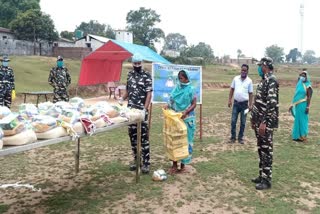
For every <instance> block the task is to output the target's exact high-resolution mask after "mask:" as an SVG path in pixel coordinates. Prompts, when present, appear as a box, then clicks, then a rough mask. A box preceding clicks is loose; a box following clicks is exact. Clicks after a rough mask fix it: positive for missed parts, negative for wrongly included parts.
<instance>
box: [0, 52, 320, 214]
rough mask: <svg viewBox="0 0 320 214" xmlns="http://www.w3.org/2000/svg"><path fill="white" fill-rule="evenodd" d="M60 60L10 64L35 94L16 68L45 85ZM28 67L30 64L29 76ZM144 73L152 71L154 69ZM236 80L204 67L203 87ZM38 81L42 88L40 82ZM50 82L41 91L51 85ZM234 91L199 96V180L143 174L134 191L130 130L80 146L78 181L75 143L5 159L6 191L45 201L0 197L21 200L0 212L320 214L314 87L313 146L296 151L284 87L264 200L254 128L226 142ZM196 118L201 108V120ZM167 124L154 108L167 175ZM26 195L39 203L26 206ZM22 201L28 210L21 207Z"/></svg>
mask: <svg viewBox="0 0 320 214" xmlns="http://www.w3.org/2000/svg"><path fill="white" fill-rule="evenodd" d="M54 61H55V60H54V58H44V57H43V58H42V57H40V58H39V57H15V58H13V60H12V63H11V64H12V66H13V67H16V68H17V69H15V73H16V78H17V85H18V86H19V87H21V88H23V87H25V89H26V90H27V89H28V90H34V87H33V85H32V84H30V83H29V82H28V81H29V80H28V81H22V79H24V78H25V79H26V78H27V76H28V75H30V74H28V73H27V72H25V74H23V75H25V77H23V78H22V79H21V78H20V77H19V75H22V74H20V73H19V71H18V70H21V69H22V68H25V71H28V72H35V74H36V75H31V76H34V77H35V76H37V78H38V77H39V80H38V81H39V82H41V81H42V80H40V78H41V79H42V78H43V79H45V78H47V75H48V72H49V69H50V67H52V65H54ZM14 62H16V63H17V64H14ZM20 62H24V63H23V64H24V65H20ZM29 62H33V65H32V66H30V67H29V68H28V66H29V65H27V64H28V63H29ZM39 62H42V63H39ZM66 63H67V65H68V63H70V67H72V68H73V69H72V75H73V76H72V78H73V79H77V75H78V73H79V66H80V63H79V61H69V60H66ZM40 64H41V65H40ZM51 64H52V65H51ZM77 66H78V67H77ZM147 67H148V69H150V65H147ZM254 67H255V66H252V68H250V76H251V77H252V79H253V80H254V81H257V80H258V76H257V74H256V71H255V68H254ZM32 68H33V69H32ZM129 68H130V65H129V64H126V65H125V66H124V68H123V73H122V76H121V82H125V78H126V71H127V70H128V69H129ZM299 68H301V66H300V67H292V66H290V67H285V66H280V68H279V69H278V72H277V76H278V78H279V79H280V80H295V79H296V77H297V73H296V71H297V70H298V69H299ZM70 70H71V69H70ZM309 70H310V73H311V74H312V78H313V80H318V79H319V77H320V75H317V70H319V68H318V67H309ZM289 71H290V72H289ZM41 72H43V73H41ZM238 72H239V71H238V69H235V68H233V67H229V66H220V65H219V66H218V65H214V66H206V67H205V68H204V69H203V77H205V78H203V80H204V82H206V83H210V82H212V83H218V82H220V83H230V81H231V80H232V78H233V77H234V75H237V74H238ZM34 81H35V82H37V80H36V79H35V78H34ZM45 81H46V80H44V81H43V85H42V86H41V87H46V83H45ZM39 89H41V88H39ZM18 91H19V90H18ZM228 93H229V89H209V90H203V105H202V111H203V139H202V141H200V139H199V127H200V126H199V123H198V124H197V125H198V126H197V134H196V139H195V146H194V155H193V156H194V162H193V163H192V167H193V169H194V170H195V173H194V174H185V175H178V176H169V178H168V180H167V181H165V182H153V181H152V179H151V175H142V176H141V180H140V183H138V184H135V179H134V173H133V172H129V171H128V162H129V161H130V160H131V155H130V154H131V151H130V145H129V144H130V143H129V139H128V136H127V129H126V127H124V128H123V129H116V130H113V131H112V132H108V133H101V134H98V135H94V136H92V137H87V138H83V139H82V140H81V160H80V173H79V174H78V175H77V176H76V175H74V172H73V170H74V159H73V155H72V151H73V150H74V142H66V143H61V144H57V145H52V146H48V147H43V148H39V149H35V150H32V151H29V152H24V153H21V154H16V155H11V156H6V157H3V158H0V171H1V173H0V180H1V181H2V183H9V182H14V181H22V182H26V183H31V184H34V185H36V187H37V188H42V193H41V195H40V196H36V195H35V196H33V195H32V193H31V192H28V191H25V192H23V191H22V192H19V191H18V190H4V192H0V197H1V198H4V199H7V200H8V198H9V196H8V195H11V196H14V197H13V198H16V202H12V203H6V204H2V205H0V213H6V212H7V211H8V210H9V209H10V208H12V209H15V210H16V211H17V212H19V213H34V212H35V210H36V207H37V208H38V209H40V210H41V211H42V212H44V213H159V212H163V213H221V212H229V213H320V210H319V207H320V191H319V190H320V183H319V177H320V168H319V160H320V141H319V134H318V133H319V121H320V115H319V112H320V101H319V99H318V98H317V95H318V94H319V89H318V88H315V89H314V97H313V99H312V105H311V109H310V134H309V142H308V143H307V144H298V143H295V142H293V141H291V137H290V134H291V126H292V120H290V114H289V113H288V112H287V110H288V107H289V103H290V102H291V99H292V96H293V93H294V86H292V87H281V88H280V116H281V117H280V128H279V129H278V130H277V131H276V132H275V134H274V164H273V186H272V189H271V190H268V191H264V192H258V191H256V190H255V188H254V185H253V184H252V183H251V182H250V179H251V178H252V177H255V176H256V175H257V173H258V155H257V152H256V145H255V144H256V142H255V136H254V133H253V131H252V130H250V127H249V124H248V123H247V128H246V132H245V136H246V138H247V140H246V142H245V145H242V146H240V145H237V144H236V145H228V144H226V141H227V140H228V138H229V135H230V118H231V109H229V108H228V107H227V101H228ZM199 113H200V106H199V105H198V107H197V116H198V122H199ZM247 121H249V120H248V119H247ZM162 125H163V124H162V113H161V105H153V111H152V125H151V130H150V143H151V161H152V168H151V170H152V171H153V170H156V169H168V168H169V167H170V162H169V161H168V160H167V158H166V157H165V155H164V151H163V143H162V138H163V136H162ZM196 160H197V161H196ZM7 194H8V195H7ZM43 196H45V197H43ZM29 197H31V198H33V199H34V200H38V202H37V204H36V205H28V200H29ZM37 197H40V198H37ZM21 201H23V202H24V203H23V204H22V205H19V203H20V202H21Z"/></svg>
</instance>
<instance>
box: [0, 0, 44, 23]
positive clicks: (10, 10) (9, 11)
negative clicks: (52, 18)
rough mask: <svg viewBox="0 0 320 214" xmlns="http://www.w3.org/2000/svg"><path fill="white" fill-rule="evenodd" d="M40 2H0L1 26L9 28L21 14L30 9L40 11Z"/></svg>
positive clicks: (28, 0) (16, 0)
mask: <svg viewBox="0 0 320 214" xmlns="http://www.w3.org/2000/svg"><path fill="white" fill-rule="evenodd" d="M39 2H40V0H0V9H1V13H0V26H1V27H5V28H8V27H9V23H10V22H11V21H13V20H14V19H16V18H17V16H18V14H19V13H23V12H26V11H27V10H30V9H39V10H40V4H39Z"/></svg>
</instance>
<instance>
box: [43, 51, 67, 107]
mask: <svg viewBox="0 0 320 214" xmlns="http://www.w3.org/2000/svg"><path fill="white" fill-rule="evenodd" d="M48 82H49V84H50V85H51V86H52V87H53V92H54V97H53V102H54V103H56V102H58V101H66V102H68V101H69V95H68V86H69V85H70V83H71V77H70V74H69V72H68V69H67V68H66V67H64V62H63V58H62V57H61V56H58V58H57V67H53V68H52V69H51V71H50V74H49V79H48Z"/></svg>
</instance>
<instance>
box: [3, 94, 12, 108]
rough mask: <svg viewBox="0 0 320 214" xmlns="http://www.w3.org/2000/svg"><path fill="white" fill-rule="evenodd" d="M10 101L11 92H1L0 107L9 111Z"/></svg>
mask: <svg viewBox="0 0 320 214" xmlns="http://www.w3.org/2000/svg"><path fill="white" fill-rule="evenodd" d="M11 101H12V95H11V91H7V92H3V94H0V106H6V107H8V108H9V109H10V107H11Z"/></svg>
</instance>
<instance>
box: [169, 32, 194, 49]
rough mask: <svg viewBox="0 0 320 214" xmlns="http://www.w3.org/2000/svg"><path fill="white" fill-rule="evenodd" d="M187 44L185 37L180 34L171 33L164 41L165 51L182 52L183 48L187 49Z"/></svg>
mask: <svg viewBox="0 0 320 214" xmlns="http://www.w3.org/2000/svg"><path fill="white" fill-rule="evenodd" d="M187 44H188V43H187V40H186V37H185V36H183V35H181V34H179V33H169V34H168V35H167V36H166V37H165V39H164V47H163V49H165V50H175V51H180V50H181V48H184V47H186V46H187Z"/></svg>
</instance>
